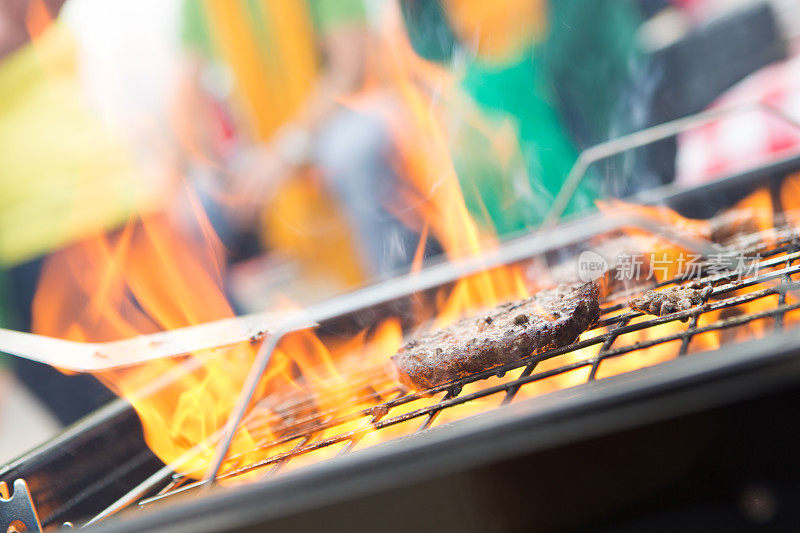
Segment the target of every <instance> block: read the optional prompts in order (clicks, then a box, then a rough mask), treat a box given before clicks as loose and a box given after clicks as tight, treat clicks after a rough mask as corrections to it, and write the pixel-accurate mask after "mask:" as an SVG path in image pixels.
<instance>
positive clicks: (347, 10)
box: [181, 0, 367, 57]
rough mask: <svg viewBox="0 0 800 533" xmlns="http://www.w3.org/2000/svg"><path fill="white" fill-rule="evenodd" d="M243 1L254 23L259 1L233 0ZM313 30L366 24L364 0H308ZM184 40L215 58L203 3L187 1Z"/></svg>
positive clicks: (183, 8) (321, 31)
mask: <svg viewBox="0 0 800 533" xmlns="http://www.w3.org/2000/svg"><path fill="white" fill-rule="evenodd" d="M232 1H238V2H242V3H243V4H244V5H245V7H246V8H247V10H248V11H249V12H250V13H252V20H253V21H256V20H258V19H259V17H260V14H261V9H260V8H259V6H258V4H259V0H232ZM305 1H306V4H307V6H308V10H309V15H310V16H311V20H312V22H313V24H314V29H315V31H316V32H317V34H319V35H324V34H325V33H327V32H329V31H331V30H332V29H335V28H337V27H340V26H346V25H349V24H357V23H363V22H364V21H365V20H366V18H367V14H366V9H365V6H364V2H363V0H305ZM181 41H182V42H183V44H184V45H185V46H186V47H187V48H190V49H193V50H195V51H197V52H200V53H201V54H203V55H205V56H208V57H212V56H213V55H214V49H213V46H212V42H211V32H210V31H209V21H208V18H207V16H206V14H205V13H204V12H203V3H202V1H200V0H184V2H183V7H182V13H181Z"/></svg>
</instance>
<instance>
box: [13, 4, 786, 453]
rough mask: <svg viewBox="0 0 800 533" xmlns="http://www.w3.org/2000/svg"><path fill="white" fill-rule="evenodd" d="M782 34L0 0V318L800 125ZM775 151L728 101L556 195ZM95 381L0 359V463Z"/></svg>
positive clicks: (196, 290) (680, 145) (127, 300)
mask: <svg viewBox="0 0 800 533" xmlns="http://www.w3.org/2000/svg"><path fill="white" fill-rule="evenodd" d="M798 35H800V3H798V2H796V0H773V1H770V2H765V1H755V0H596V1H593V2H584V1H581V0H558V1H555V0H550V1H548V0H508V1H506V2H485V1H482V0H183V1H181V0H172V1H164V0H137V1H135V2H132V1H128V0H66V1H64V0H0V326H3V327H6V328H11V329H17V330H24V331H35V332H39V333H43V334H48V335H53V336H59V337H64V338H72V339H75V340H91V341H102V340H112V339H115V338H121V337H126V336H132V335H135V334H138V333H147V332H150V331H157V330H160V329H168V328H174V327H180V326H183V325H189V324H192V323H198V322H203V321H207V320H212V319H215V318H222V317H224V316H228V315H230V314H234V313H235V314H241V313H247V312H253V311H260V310H265V309H282V308H285V306H289V305H292V306H298V305H299V306H303V305H308V304H310V303H312V302H315V301H319V300H322V299H325V298H329V297H331V296H333V295H336V294H340V293H342V292H345V291H348V290H352V289H354V288H356V287H359V286H363V285H365V284H368V283H372V282H374V281H376V280H381V279H388V278H391V277H394V276H397V275H400V274H404V273H408V272H409V271H411V270H413V269H418V268H420V267H421V266H422V265H424V264H425V263H426V262H427V261H433V260H436V258H437V257H438V256H440V255H441V254H442V253H444V254H445V255H446V256H447V257H450V258H452V257H457V256H459V255H462V254H464V253H467V252H468V251H469V249H467V248H468V247H465V246H463V245H462V244H461V242H462V240H463V239H461V240H460V237H459V234H460V233H468V234H471V233H470V232H471V231H472V230H473V229H474V231H475V232H476V234H477V235H479V236H480V237H481V238H484V237H487V238H489V237H490V238H493V239H498V240H503V239H508V238H512V237H513V236H515V235H519V234H521V233H525V232H529V231H531V230H532V229H535V228H537V227H538V226H539V225H540V224H541V223H542V222H543V221H544V220H545V218H546V216H547V214H548V212H549V211H550V208H551V206H552V205H553V199H554V198H555V196H556V195H557V194H558V192H559V190H561V186H562V185H563V182H564V179H565V177H566V176H567V174H568V172H569V171H570V169H571V168H572V166H573V164H574V163H575V161H576V159H577V157H578V155H579V154H580V153H581V151H583V150H584V149H586V148H588V147H590V146H593V145H596V144H598V143H601V142H604V141H607V140H609V139H613V138H617V137H619V136H622V135H625V134H627V133H631V132H634V131H637V130H640V129H643V128H646V127H648V126H652V125H656V124H660V123H663V122H666V121H669V120H673V119H676V118H679V117H683V116H686V115H690V114H693V113H697V112H700V111H703V110H705V109H712V108H728V107H730V108H734V107H736V106H741V105H743V104H747V103H751V102H762V103H764V104H766V105H769V106H771V107H773V108H776V109H779V110H780V111H782V112H783V113H785V114H787V115H788V116H789V117H793V118H794V120H800V59H798V58H797V55H796V54H797V52H798V51H800V50H798V46H800V43H799V42H798V39H797V38H798ZM798 146H800V131H799V130H798V128H797V126H795V125H794V124H792V123H791V122H789V121H786V120H782V119H780V118H778V117H776V116H774V115H771V114H768V113H764V112H763V111H760V110H758V109H752V108H750V109H749V110H745V111H737V112H735V113H732V114H731V115H730V116H729V117H726V118H724V119H722V120H719V121H717V122H715V123H713V124H710V125H706V126H702V127H698V128H696V129H694V130H691V131H687V132H685V133H683V134H681V135H680V136H678V137H677V138H673V139H667V140H663V141H659V142H658V143H655V144H653V145H650V146H648V147H645V148H642V149H638V150H633V151H630V152H626V153H623V154H620V155H618V156H614V157H611V158H609V159H607V160H604V161H602V162H599V163H598V164H596V165H593V166H592V168H590V170H589V172H587V174H586V176H585V177H584V179H583V180H582V181H581V182H580V185H579V186H578V187H577V189H576V191H575V193H574V194H573V195H572V197H571V199H570V201H569V202H568V205H567V207H566V209H565V210H564V211H563V213H559V215H560V216H561V217H562V218H564V219H566V218H571V217H576V216H580V215H581V214H585V213H587V212H590V211H592V210H594V209H595V203H594V202H595V200H598V199H602V198H607V197H625V196H628V195H631V194H635V193H637V192H641V191H643V190H647V189H650V188H654V187H658V186H662V185H668V184H673V183H674V184H677V185H681V186H690V185H693V184H699V183H702V182H704V181H708V180H713V179H715V178H717V177H720V176H722V175H726V174H730V173H732V172H736V171H738V170H743V169H746V168H749V167H751V166H753V165H755V164H760V163H763V162H766V161H768V160H770V159H774V158H780V157H784V156H785V155H787V154H788V153H793V152H796V151H797V149H798ZM454 197H457V201H455V200H454ZM462 211H463V213H462ZM464 213H466V214H467V215H468V217H469V220H470V227H469V229H470V231H465V230H464V228H463V227H462V223H463V220H464V219H463V218H460V217H461V216H462V215H463V214H464ZM472 223H474V228H473V227H472V225H471V224H472ZM194 270H197V271H198V272H195V273H192V272H193V271H194ZM222 301H224V304H220V302H222ZM76 324H80V326H81V327H80V328H76ZM0 357H3V356H2V354H0ZM112 397H113V394H112V393H111V392H110V391H109V390H108V389H107V388H105V386H103V385H102V384H101V383H100V382H99V381H97V380H96V379H95V378H94V377H92V376H88V375H83V376H75V375H71V376H68V375H65V374H62V373H60V372H58V371H57V370H55V369H53V368H50V367H46V366H43V365H39V364H36V363H31V362H28V361H23V360H19V359H15V358H11V357H5V358H3V359H0V461H5V460H7V459H11V458H12V457H13V456H14V455H15V454H17V453H20V452H22V451H24V450H27V449H29V448H30V447H31V446H32V445H34V444H37V443H38V442H40V441H41V440H43V439H44V438H46V437H47V436H48V435H50V434H52V433H54V432H55V431H56V430H57V429H58V428H60V427H62V426H64V425H66V424H69V423H71V422H73V421H75V420H76V419H77V418H79V417H80V416H82V415H84V414H86V413H88V412H90V411H92V410H94V409H96V408H97V407H99V406H100V405H102V404H103V403H105V402H107V401H109V400H110V399H111V398H112Z"/></svg>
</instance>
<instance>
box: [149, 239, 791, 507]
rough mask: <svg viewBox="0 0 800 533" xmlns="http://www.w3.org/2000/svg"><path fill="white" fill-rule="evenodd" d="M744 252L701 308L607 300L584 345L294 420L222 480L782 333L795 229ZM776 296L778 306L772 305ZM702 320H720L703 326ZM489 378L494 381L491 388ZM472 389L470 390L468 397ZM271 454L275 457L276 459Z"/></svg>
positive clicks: (190, 484)
mask: <svg viewBox="0 0 800 533" xmlns="http://www.w3.org/2000/svg"><path fill="white" fill-rule="evenodd" d="M740 251H742V250H741V249H740ZM743 253H744V254H745V255H749V256H751V257H753V256H756V255H757V256H758V257H759V258H760V261H759V262H758V264H757V269H755V271H754V272H752V275H749V276H747V277H742V276H741V272H735V271H728V272H724V273H721V274H717V275H713V276H706V277H704V278H703V279H702V281H703V282H704V283H706V284H709V285H711V286H712V287H713V291H712V292H711V293H710V294H709V295H708V297H707V298H706V300H705V301H704V302H703V304H702V305H699V306H696V307H694V308H692V309H689V310H686V311H680V312H676V313H671V314H669V315H665V316H660V317H655V316H654V317H649V316H647V317H645V316H644V315H643V313H641V312H638V311H633V310H630V309H629V308H628V307H627V304H626V298H625V296H627V295H622V296H620V295H616V294H615V295H611V296H608V297H606V298H605V300H606V301H607V302H611V303H610V304H608V305H607V306H606V307H604V308H602V309H601V316H600V319H599V320H598V322H597V323H596V324H595V325H594V326H593V327H592V328H591V329H590V330H589V331H587V332H585V333H584V334H583V335H582V336H581V339H580V340H578V341H576V342H574V343H572V344H570V345H568V346H564V347H561V348H556V349H553V350H549V351H547V352H545V353H541V354H538V355H533V356H530V357H526V358H523V359H520V360H518V361H516V362H514V363H512V364H508V365H504V366H501V367H497V368H493V369H490V370H486V371H484V372H480V373H478V374H474V375H471V376H468V377H465V378H462V379H459V380H456V381H453V382H450V383H447V384H444V385H440V386H437V387H433V388H431V389H429V390H426V391H422V392H408V391H405V390H403V389H402V388H401V387H399V386H394V387H391V388H390V389H388V390H383V391H375V390H372V391H371V393H370V394H372V396H373V397H374V399H375V404H374V405H371V406H369V407H365V408H361V409H356V410H354V411H352V412H348V413H345V414H340V413H338V412H334V413H319V412H315V413H313V414H312V415H309V416H307V417H305V418H302V417H301V418H298V419H297V420H296V421H294V425H295V427H298V428H303V430H302V431H297V432H291V431H289V432H287V433H285V436H283V437H281V438H278V439H274V440H272V441H269V442H262V443H261V444H260V448H261V450H262V451H264V455H265V458H264V459H263V460H260V461H257V462H254V463H251V464H246V465H243V466H239V467H237V468H235V469H229V470H227V471H223V472H221V473H220V475H219V476H218V478H217V479H220V480H227V479H232V478H236V477H237V476H241V475H243V474H246V473H250V472H254V471H257V470H261V471H263V472H264V477H266V476H270V475H274V474H276V473H278V472H279V471H281V470H282V469H283V468H285V467H286V465H287V464H289V463H290V462H291V461H293V460H296V459H297V458H299V457H302V456H304V455H307V454H311V453H313V452H316V451H319V450H323V449H325V448H330V447H334V445H340V447H339V448H338V449H337V451H336V452H335V453H331V456H333V455H343V454H347V453H350V452H351V451H353V450H354V449H356V448H357V447H358V445H359V444H360V443H361V441H362V439H363V438H364V437H365V436H366V435H367V434H369V433H371V432H380V431H381V430H384V429H385V428H389V427H392V426H398V425H399V424H402V423H404V422H409V421H413V420H415V419H416V420H419V421H420V423H419V424H418V425H416V426H414V427H413V428H412V429H409V430H408V431H407V433H413V432H418V431H424V430H426V429H428V428H430V427H432V426H433V425H435V423H436V420H437V418H438V417H439V416H440V415H441V414H442V413H444V412H447V411H448V410H450V409H452V408H454V407H456V406H460V405H465V404H468V403H469V402H474V401H475V400H479V399H484V398H488V397H490V396H493V395H495V394H501V395H502V399H500V400H499V402H498V403H497V405H498V406H499V405H504V404H508V403H510V402H512V401H514V399H515V398H517V397H518V394H519V392H520V391H521V390H525V388H526V386H529V385H530V384H534V383H540V382H544V381H545V380H547V379H548V378H553V377H554V376H559V375H563V374H566V373H568V372H572V371H577V370H580V369H585V370H586V375H587V377H586V379H585V380H584V381H591V380H595V379H599V377H598V372H599V369H600V368H601V366H602V364H603V363H604V362H605V361H609V360H611V359H616V358H620V357H625V356H628V357H635V356H636V355H637V354H636V352H642V351H643V350H646V349H648V348H651V347H654V346H658V345H663V344H666V343H670V342H680V346H679V347H678V348H677V349H676V350H675V353H674V354H673V356H676V357H681V356H685V355H686V354H688V353H689V351H690V345H691V342H692V339H694V338H696V337H697V336H698V335H701V334H704V333H708V332H713V331H723V330H727V329H731V328H737V327H740V326H743V325H746V324H749V323H751V322H754V321H762V320H770V319H771V320H772V322H773V324H774V328H776V329H780V328H783V327H785V325H786V315H787V313H789V312H791V311H794V310H797V309H800V299H796V298H792V297H787V295H789V294H790V293H791V292H792V291H796V290H800V281H797V280H795V279H793V278H792V275H793V274H800V263H798V259H800V242H799V241H798V237H797V233H796V231H794V230H791V231H789V230H787V231H785V232H783V233H780V234H779V236H778V237H776V238H774V239H773V240H772V242H771V243H768V244H765V243H764V242H759V243H757V244H755V245H753V246H750V247H748V248H746V249H745V250H743ZM739 278H740V279H739ZM685 281H687V280H686V279H685V278H681V277H678V278H673V279H670V280H667V281H663V282H660V283H651V284H650V285H649V286H647V287H642V286H640V287H638V288H637V291H638V292H640V293H641V292H643V291H644V290H645V289H647V288H659V287H665V286H669V285H675V284H681V283H683V282H685ZM775 296H777V303H776V304H772V303H769V302H770V299H771V298H773V299H774V297H775ZM757 301H759V302H766V303H765V304H763V305H759V306H758V308H757V310H748V304H751V303H752V302H757ZM712 313H716V314H713V315H712ZM703 316H711V317H716V319H713V320H710V321H707V322H706V323H703V324H702V325H701V319H702V317H703ZM679 321H686V325H685V326H682V325H681V326H680V327H679V328H678V330H677V331H676V330H673V331H672V332H670V333H667V334H664V335H659V336H656V337H654V338H648V339H645V340H637V341H636V342H632V343H624V342H620V341H621V340H622V339H621V338H622V337H623V336H624V335H626V334H630V333H634V332H641V331H647V330H652V329H653V328H656V327H657V326H660V325H663V324H667V323H674V324H683V322H679ZM585 349H592V350H595V349H596V352H594V353H593V355H592V354H590V355H589V356H585V357H580V358H577V359H576V360H572V361H568V362H565V363H564V364H559V365H557V366H555V367H554V368H547V369H540V370H539V371H537V369H539V368H540V365H542V364H543V363H544V362H546V361H552V360H555V358H557V357H559V356H563V355H565V354H575V353H577V352H579V351H581V350H585ZM519 369H522V370H521V372H520V373H519V374H518V375H516V376H515V375H514V374H515V371H517V370H519ZM489 378H494V379H493V380H492V381H491V382H489V381H488V380H489ZM502 378H505V381H502V382H500V383H497V381H498V380H499V379H502ZM482 382H486V386H483V387H481V386H480V385H481V383H482ZM467 387H469V388H470V391H469V392H464V389H465V388H467ZM439 396H441V397H440V398H439V399H438V400H433V401H432V400H431V399H430V398H431V397H434V398H437V397H439ZM417 404H419V407H417ZM359 420H363V422H362V423H361V424H359V425H358V427H356V428H355V429H347V430H344V426H345V425H347V424H350V425H351V426H352V423H353V422H357V421H359ZM340 429H341V430H340ZM290 443H293V445H291V446H290V447H289V448H288V449H283V450H280V448H281V446H284V447H285V446H286V445H289V444H290ZM270 450H275V452H274V453H271V452H270ZM232 459H236V457H228V460H232ZM202 485H203V482H202V481H193V480H191V479H188V478H186V477H184V476H180V475H175V476H173V479H172V481H171V482H170V483H169V484H167V486H166V487H164V488H163V489H162V490H161V491H160V492H159V493H158V494H156V495H155V496H152V497H149V498H146V499H143V500H141V501H140V502H139V505H140V506H147V505H149V504H151V503H154V502H156V501H159V500H161V499H163V498H166V497H168V496H171V495H173V494H176V493H179V492H184V491H187V490H192V489H195V488H198V487H200V486H202Z"/></svg>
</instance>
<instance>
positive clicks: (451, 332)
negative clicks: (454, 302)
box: [392, 282, 600, 390]
mask: <svg viewBox="0 0 800 533" xmlns="http://www.w3.org/2000/svg"><path fill="white" fill-rule="evenodd" d="M599 315H600V302H599V288H598V285H597V284H596V283H593V282H592V283H586V284H584V285H579V286H575V285H573V286H568V285H561V286H559V287H558V288H556V289H552V290H546V291H542V292H539V293H538V294H535V295H534V296H532V297H530V298H528V299H525V300H521V301H516V302H508V303H505V304H503V305H501V306H498V307H496V308H494V309H492V310H490V311H488V312H486V313H482V314H480V315H478V316H471V317H467V318H463V319H461V320H460V321H459V322H457V323H455V324H453V325H452V326H449V327H446V328H443V329H438V330H434V331H429V332H427V333H425V334H423V335H421V336H419V337H417V338H416V339H413V340H411V341H410V342H408V343H407V344H406V345H405V346H403V347H402V348H400V350H399V351H398V352H397V353H396V354H395V355H393V356H392V361H393V362H394V364H395V366H396V367H397V370H398V372H399V375H400V381H401V382H402V383H404V384H405V385H407V386H409V387H411V388H414V389H418V390H424V389H428V388H430V387H434V386H436V385H441V384H443V383H447V382H449V381H452V380H454V379H458V378H463V377H465V376H469V375H471V374H475V373H477V372H481V371H483V370H487V369H490V368H494V367H497V366H501V365H504V364H508V363H511V362H513V361H516V360H518V359H520V358H522V357H526V356H528V355H531V354H535V353H541V352H544V351H546V350H550V349H553V348H557V347H560V346H564V345H567V344H569V343H571V342H573V341H575V340H576V339H577V338H578V336H579V335H580V334H581V333H582V332H583V331H585V330H586V328H588V327H589V326H590V325H592V324H593V323H594V322H595V321H596V320H597V318H598V316H599Z"/></svg>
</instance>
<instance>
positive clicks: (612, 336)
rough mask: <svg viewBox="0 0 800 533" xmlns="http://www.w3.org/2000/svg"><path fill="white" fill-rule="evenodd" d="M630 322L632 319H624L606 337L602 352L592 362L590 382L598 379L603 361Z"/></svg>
mask: <svg viewBox="0 0 800 533" xmlns="http://www.w3.org/2000/svg"><path fill="white" fill-rule="evenodd" d="M628 322H630V318H626V319H622V320H620V321H619V322H617V325H616V327H614V328H613V329H612V330H611V331H610V332H609V333H608V336H607V337H606V340H605V341H604V342H603V346H602V347H601V348H600V351H599V352H597V355H596V356H595V358H594V359H593V360H592V369H591V370H590V371H589V381H593V380H594V379H596V378H597V371H598V370H599V369H600V363H601V362H602V361H603V358H604V357H605V354H607V353H608V351H609V350H610V349H611V346H612V345H613V344H614V341H616V340H617V337H619V335H620V330H621V329H622V328H624V327H625V326H627V325H628Z"/></svg>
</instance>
